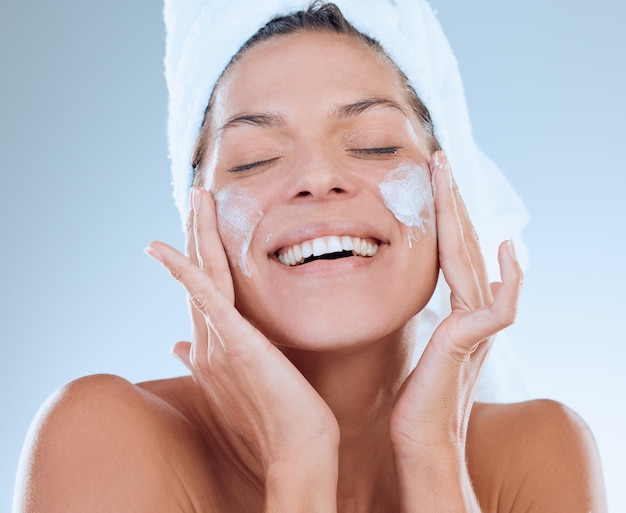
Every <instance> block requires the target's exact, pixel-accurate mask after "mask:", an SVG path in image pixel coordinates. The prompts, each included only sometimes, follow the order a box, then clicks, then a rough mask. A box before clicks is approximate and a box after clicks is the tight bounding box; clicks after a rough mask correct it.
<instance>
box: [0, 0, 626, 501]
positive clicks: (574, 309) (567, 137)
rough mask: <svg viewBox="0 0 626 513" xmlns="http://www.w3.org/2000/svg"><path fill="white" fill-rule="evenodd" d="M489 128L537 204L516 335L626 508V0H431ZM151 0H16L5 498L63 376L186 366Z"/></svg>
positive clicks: (5, 49) (151, 373)
mask: <svg viewBox="0 0 626 513" xmlns="http://www.w3.org/2000/svg"><path fill="white" fill-rule="evenodd" d="M432 4H433V6H434V7H435V8H436V9H438V16H439V19H440V20H441V23H442V25H443V27H444V30H445V32H446V33H447V35H448V37H449V39H450V41H451V44H452V47H453V49H454V51H455V53H456V55H457V58H458V61H459V66H460V68H461V72H462V75H463V78H464V82H465V87H466V94H467V99H468V104H469V108H470V113H471V118H472V122H473V127H474V132H475V136H476V138H477V140H478V141H479V143H480V144H481V145H482V147H483V149H484V150H485V151H486V153H487V154H488V155H490V156H491V157H492V158H493V159H494V160H495V161H496V162H497V163H498V164H499V165H500V166H501V167H502V169H504V170H505V172H506V173H507V175H508V177H509V179H510V180H511V182H512V183H513V184H514V186H515V187H516V189H517V190H518V192H519V193H520V194H521V196H522V197H523V198H524V200H525V202H526V205H527V207H528V209H529V211H530V214H531V222H530V224H529V226H528V228H527V230H526V232H525V238H526V241H527V243H528V246H529V247H530V252H531V261H532V264H531V268H530V269H529V271H528V273H527V277H526V286H525V290H524V294H523V299H522V303H521V310H520V315H519V322H518V324H517V325H516V326H515V327H514V328H512V329H511V330H510V331H511V338H512V339H513V341H514V342H513V346H514V350H515V351H516V353H517V355H518V357H519V360H520V362H521V365H522V368H523V371H524V373H525V375H526V379H527V382H528V386H529V389H530V393H531V396H532V397H550V398H554V399H558V400H560V401H563V402H565V403H567V404H569V405H571V406H572V407H573V408H574V409H575V410H577V411H578V412H579V413H581V414H582V415H583V417H584V418H585V419H586V420H587V422H588V423H589V424H590V425H591V427H592V429H593V431H594V433H595V435H596V437H597V440H598V443H599V446H600V450H601V453H602V458H603V461H604V468H605V474H606V481H607V486H608V492H609V499H610V505H611V509H612V510H613V511H618V510H620V509H624V508H625V507H626V490H624V487H623V486H622V481H623V470H622V468H623V467H624V461H626V442H625V441H624V431H625V429H626V411H625V409H626V399H625V396H626V378H625V375H626V372H625V371H624V363H623V362H624V361H625V360H626V335H625V334H624V327H623V323H624V311H625V310H626V300H625V299H624V286H625V285H626V272H625V270H624V262H625V261H626V251H625V249H624V242H623V238H624V233H625V230H624V220H625V219H626V215H625V214H626V207H625V206H624V205H625V203H626V201H625V198H624V189H625V186H626V178H625V176H624V164H623V152H624V148H625V147H626V146H625V144H624V141H625V140H626V130H625V128H624V122H625V120H626V107H625V101H624V98H623V94H624V91H626V72H625V67H624V55H625V50H626V44H625V37H624V28H623V20H624V19H626V7H625V4H623V3H622V2H618V1H617V0H594V1H593V2H592V1H590V0H588V1H583V0H568V1H567V2H566V1H562V0H561V1H559V0H555V1H553V2H545V1H540V0H527V1H525V2H515V3H512V2H496V1H488V0H475V1H473V2H465V1H463V0H455V1H452V0H447V1H444V0H437V1H433V2H432ZM163 46H164V30H163V23H162V18H161V4H160V2H158V1H157V2H155V1H153V0H151V1H148V0H134V1H133V2H123V1H121V0H109V1H108V2H85V1H84V0H65V1H63V0H31V1H25V2H19V3H18V2H9V1H8V0H3V2H2V3H1V4H0V62H1V63H2V80H0V109H1V110H0V169H1V173H2V181H1V186H0V237H1V238H0V243H1V253H0V258H1V262H2V266H1V281H0V283H1V285H0V315H1V321H0V341H1V344H2V346H1V347H2V355H1V357H0V380H1V382H0V409H1V410H0V411H2V422H1V423H0V426H1V427H0V429H2V434H1V437H0V510H5V511H8V510H9V509H10V502H11V495H12V487H13V482H14V474H15V470H16V466H17V461H18V456H19V451H20V447H21V444H22V441H23V439H24V437H25V435H26V431H27V428H28V425H29V423H30V421H31V419H32V418H33V416H34V415H35V413H36V411H37V409H38V407H39V406H40V405H41V403H42V402H43V401H44V400H45V399H46V397H47V396H48V395H49V394H50V393H51V392H52V391H53V390H54V389H56V388H57V387H58V386H60V385H61V384H63V383H65V382H67V381H68V380H71V379H73V378H76V377H79V376H81V375H85V374H90V373H96V372H109V373H115V374H120V375H122V376H124V377H126V378H128V379H130V380H133V381H138V380H146V379H153V378H158V377H164V376H170V375H175V374H177V373H182V372H183V370H184V369H183V368H182V367H181V366H180V364H178V362H176V361H175V360H174V359H173V358H172V357H171V356H169V354H168V350H169V347H170V346H171V345H172V343H173V342H175V341H176V340H179V339H185V338H187V337H188V333H189V327H188V322H187V314H186V307H185V300H184V295H183V293H182V290H180V289H179V287H178V286H177V285H176V284H175V283H174V282H173V280H171V279H170V278H169V276H167V274H166V273H165V272H164V271H163V270H162V269H160V268H159V266H158V265H156V264H155V263H154V262H151V261H150V260H149V259H148V257H146V256H145V255H144V254H143V253H142V249H143V247H144V246H145V245H146V244H147V243H148V242H149V241H150V240H152V239H162V240H166V241H168V242H171V243H173V244H175V245H177V246H179V247H181V246H182V242H183V236H182V233H181V231H180V229H179V220H178V214H177V212H176V210H175V208H174V206H173V202H172V201H171V191H170V179H169V167H168V166H169V164H168V160H167V148H166V132H165V130H166V112H167V105H166V101H167V98H166V90H165V82H164V78H163V66H162V59H163Z"/></svg>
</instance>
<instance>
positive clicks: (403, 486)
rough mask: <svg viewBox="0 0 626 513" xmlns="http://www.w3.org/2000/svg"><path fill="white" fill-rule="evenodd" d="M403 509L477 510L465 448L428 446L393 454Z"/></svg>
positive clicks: (407, 510) (476, 511) (478, 509)
mask: <svg viewBox="0 0 626 513" xmlns="http://www.w3.org/2000/svg"><path fill="white" fill-rule="evenodd" d="M396 472H397V475H398V482H399V486H400V496H401V501H402V506H403V509H402V511H403V512H412V511H418V509H417V508H418V507H419V511H454V512H464V513H465V512H467V513H480V511H481V510H480V506H479V504H478V500H477V498H476V495H475V493H474V489H473V487H472V483H471V479H470V476H469V471H468V469H467V464H466V461H465V451H464V448H459V447H456V446H454V447H439V448H436V447H429V448H428V450H425V449H423V450H422V451H420V454H419V455H417V454H413V455H411V456H409V455H407V454H404V455H401V456H397V457H396ZM417 505H419V506H417Z"/></svg>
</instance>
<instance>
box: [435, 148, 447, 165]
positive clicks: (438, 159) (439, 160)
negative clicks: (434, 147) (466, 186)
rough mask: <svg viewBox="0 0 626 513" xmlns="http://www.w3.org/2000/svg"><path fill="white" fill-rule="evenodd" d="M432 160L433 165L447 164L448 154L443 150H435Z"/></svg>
mask: <svg viewBox="0 0 626 513" xmlns="http://www.w3.org/2000/svg"><path fill="white" fill-rule="evenodd" d="M433 162H434V164H435V167H443V166H447V165H448V164H449V162H448V156H447V155H446V152H445V151H443V150H438V151H436V152H435V158H434V159H433Z"/></svg>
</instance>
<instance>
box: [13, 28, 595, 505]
mask: <svg viewBox="0 0 626 513" xmlns="http://www.w3.org/2000/svg"><path fill="white" fill-rule="evenodd" d="M225 78H226V79H225V80H224V82H223V83H222V84H221V85H220V88H219V90H218V92H217V97H216V99H217V101H216V109H215V112H214V114H213V118H212V122H213V123H214V130H213V134H212V139H211V141H210V144H211V146H210V147H211V148H212V151H211V155H210V157H211V158H210V161H209V164H208V165H207V168H206V169H205V170H204V172H205V173H207V176H208V177H209V180H208V183H209V184H210V189H211V191H212V192H215V191H217V190H221V189H222V188H224V187H228V186H230V185H233V184H236V185H237V186H239V187H244V188H245V189H246V190H247V191H248V192H249V193H250V194H251V196H253V197H254V198H255V200H257V201H258V202H259V204H260V205H261V206H262V210H263V212H264V215H263V218H262V219H261V220H260V222H259V225H258V226H257V228H256V230H255V231H254V233H253V236H252V239H251V242H250V249H249V253H248V257H249V258H248V262H249V265H250V268H251V270H252V273H251V277H248V276H245V275H244V274H243V273H242V272H241V269H240V268H239V266H238V265H229V257H230V259H231V260H232V255H235V254H236V252H237V251H238V247H236V244H232V245H231V244H230V243H229V242H228V241H229V239H228V234H227V233H220V231H219V227H220V222H219V220H218V219H217V217H216V213H215V212H216V211H215V205H214V202H213V199H212V195H211V194H210V193H209V192H208V191H206V190H203V189H194V190H192V196H191V204H192V210H191V212H190V220H189V233H188V243H187V256H185V255H183V254H181V253H179V252H178V251H176V250H175V249H173V248H171V247H170V246H168V245H167V244H164V243H161V242H154V243H152V244H151V245H150V246H149V248H148V253H149V254H150V255H151V256H152V257H154V258H155V259H156V260H158V261H159V262H161V263H162V264H163V265H164V266H165V267H166V268H167V269H168V270H169V272H170V273H171V274H172V276H173V277H174V278H175V279H177V280H178V281H180V283H181V284H182V285H183V286H184V287H185V288H186V290H187V291H188V293H189V297H190V303H191V312H192V318H193V325H194V339H193V341H192V342H191V343H190V342H179V343H178V344H176V345H175V346H174V348H173V352H174V354H175V355H176V356H177V357H178V358H179V359H180V360H181V361H182V362H183V363H184V364H185V366H186V367H187V368H188V369H189V370H190V372H191V375H192V376H186V377H181V378H175V379H171V380H163V381H153V382H147V383H141V384H139V385H133V384H130V383H128V382H126V381H124V380H123V379H121V378H118V377H114V376H91V377H87V378H83V379H81V380H78V381H76V382H73V383H71V384H69V385H67V386H66V387H64V388H63V389H62V390H61V391H59V393H58V394H57V395H55V396H54V397H53V398H51V399H50V401H49V402H48V403H47V405H46V406H45V407H44V409H43V410H42V412H41V414H40V415H39V417H38V419H37V421H36V423H35V424H34V426H33V429H32V431H31V434H30V435H29V440H28V442H27V447H26V450H25V453H24V458H23V460H22V464H21V468H20V472H19V478H18V484H17V494H16V507H15V511H17V512H34V511H42V510H44V509H45V511H48V512H56V511H64V512H73V511H76V512H78V511H80V512H84V511H90V512H99V511H103V512H104V511H116V512H118V511H119V512H125V511H129V512H130V511H144V510H145V511H151V512H161V511H163V512H166V511H167V512H172V511H203V512H216V513H217V512H231V511H250V512H253V511H266V512H282V511H285V512H290V513H294V512H296V513H297V512H299V511H302V512H305V511H306V512H309V513H311V512H324V513H333V512H342V513H344V512H394V511H402V512H407V513H410V512H418V511H419V512H432V511H441V512H443V511H451V512H452V511H454V512H472V513H476V512H480V511H482V512H516V513H518V512H519V513H522V512H527V511H546V512H551V513H559V512H563V513H565V512H567V513H572V512H581V513H582V512H588V511H593V512H602V511H606V501H605V498H604V492H603V486H602V477H601V471H600V463H599V460H598V455H597V450H596V447H595V444H594V441H593V437H592V436H591V434H590V433H589V431H588V429H587V428H586V426H585V425H584V423H583V422H582V421H581V420H580V419H579V418H578V417H577V416H576V415H575V414H574V413H572V412H571V411H569V410H568V409H567V408H565V407H564V406H562V405H560V404H558V403H555V402H550V401H531V402H526V403H519V404H509V405H498V404H479V403H474V402H473V399H472V397H473V392H474V389H475V387H476V383H477V379H478V377H479V375H480V371H481V368H482V364H483V362H484V360H485V358H486V356H487V354H488V351H489V348H490V346H491V344H492V343H494V336H495V334H496V333H497V332H498V331H499V330H501V329H502V328H504V327H506V326H508V325H509V324H511V323H512V322H513V320H514V318H515V313H516V305H517V298H518V294H519V290H520V286H521V281H522V274H521V270H520V268H519V265H518V263H517V260H516V258H515V253H514V248H513V246H512V244H511V243H508V242H507V243H503V245H502V246H501V248H500V251H499V255H498V257H499V262H500V268H501V276H502V281H501V282H500V283H492V284H489V282H488V280H487V276H486V272H485V268H484V264H483V259H482V255H481V252H480V248H479V245H478V241H477V240H476V238H475V236H474V231H473V229H472V227H471V222H470V220H469V218H468V216H467V211H466V209H465V207H464V205H463V201H462V199H461V197H460V195H459V193H458V190H457V188H456V185H455V182H454V179H453V176H452V172H451V169H450V166H449V165H448V164H447V161H446V158H445V154H443V153H441V152H437V153H436V154H434V155H433V154H431V153H430V152H429V150H428V144H427V140H426V137H425V136H424V134H423V132H422V130H421V128H420V127H419V125H418V124H417V121H416V120H415V119H414V118H413V117H412V116H411V114H410V108H409V106H408V102H407V99H406V97H405V96H404V94H405V93H404V92H403V87H402V82H401V79H400V77H398V76H397V74H396V72H395V71H394V70H393V68H392V66H391V65H390V64H389V63H388V62H387V61H385V59H383V58H382V57H380V56H378V55H377V54H375V53H373V52H372V51H371V50H370V49H369V48H368V47H366V46H364V45H363V44H362V43H358V42H355V41H353V40H350V39H346V38H345V37H341V36H337V35H331V34H323V33H301V34H296V35H290V36H286V37H281V38H276V39H273V40H270V41H267V42H263V43H261V44H259V45H258V46H256V47H254V48H253V49H251V50H250V51H248V52H247V53H246V54H245V55H244V56H243V57H242V59H241V60H240V61H239V62H238V63H237V64H236V65H235V66H234V67H233V68H232V69H231V70H230V72H229V73H228V74H227V75H226V77H225ZM368 98H369V99H371V98H378V99H381V98H384V99H386V101H387V100H388V101H387V102H386V103H384V104H380V102H379V103H378V104H377V105H375V106H371V107H369V108H367V109H365V110H363V111H362V112H360V113H358V114H354V113H353V114H351V115H347V116H338V115H337V112H338V111H337V107H338V106H341V105H352V104H355V102H360V101H363V100H364V99H368ZM389 102H392V103H393V104H394V105H395V106H391V105H392V103H389ZM251 113H262V114H264V115H266V116H267V115H272V116H273V118H272V119H274V121H276V120H280V123H272V124H271V125H270V126H267V123H264V124H262V126H260V125H259V123H256V124H255V123H251V122H250V120H249V119H248V121H246V122H243V121H239V122H232V121H231V123H230V124H229V126H228V127H227V128H225V129H223V130H221V131H220V130H219V127H222V126H224V125H225V124H228V120H229V119H230V120H232V119H234V118H236V117H238V116H239V117H240V116H242V115H243V114H246V115H249V114H251ZM257 119H258V118H257ZM266 119H267V118H266ZM392 146H393V147H397V148H398V150H397V151H396V152H393V153H383V154H382V155H381V154H380V153H374V154H372V153H367V152H363V151H361V150H362V149H363V148H372V147H374V148H380V147H392ZM357 150H358V151H357ZM257 162H263V164H261V165H255V166H252V167H249V168H246V169H244V170H241V169H240V171H237V172H231V171H229V170H232V169H233V168H237V167H239V168H241V166H244V165H246V166H247V165H248V164H253V163H257ZM403 162H409V163H414V164H421V165H425V166H427V167H428V169H429V170H430V173H431V180H432V186H433V191H434V201H435V215H436V227H437V228H436V234H435V233H433V234H432V236H424V237H421V238H420V239H419V240H418V241H416V242H415V243H414V244H413V245H412V247H411V248H409V247H408V244H407V242H406V241H407V238H406V227H405V226H404V225H402V224H401V223H399V222H398V221H397V220H396V219H395V218H394V217H393V215H392V214H391V212H390V211H389V210H387V209H386V208H385V207H384V204H383V202H382V198H381V197H380V194H379V192H378V184H379V183H380V181H381V180H382V179H383V177H384V175H385V174H386V172H388V171H389V170H390V169H393V168H395V167H397V166H398V165H399V164H400V163H403ZM329 234H341V235H343V234H349V235H358V236H368V237H373V238H376V239H377V240H380V241H382V243H383V244H381V247H380V250H379V252H378V253H377V254H376V255H375V256H374V257H371V258H365V257H352V258H346V259H340V260H330V261H323V260H322V261H316V262H312V263H309V264H305V265H303V266H298V267H286V266H284V265H283V264H281V263H279V262H278V261H277V259H276V258H275V253H276V251H277V250H279V249H280V248H281V247H284V246H286V245H290V244H293V243H296V242H301V241H302V240H305V239H308V238H311V237H312V236H318V235H329ZM439 267H441V269H442V270H443V274H444V277H445V279H446V281H447V282H448V284H449V285H450V288H451V290H452V295H451V305H452V313H451V315H450V316H449V317H448V318H446V319H444V320H443V322H442V323H441V325H440V326H439V328H438V329H437V330H436V331H435V333H434V334H433V337H432V339H431V341H430V343H429V345H428V346H427V348H426V350H425V352H424V354H423V357H422V358H421V360H420V362H419V364H418V365H417V367H416V368H415V370H413V371H412V372H411V369H410V366H409V362H410V355H411V350H412V342H411V340H412V336H411V335H412V333H413V329H414V323H413V321H412V319H413V317H414V315H415V314H416V313H417V312H418V311H420V310H421V309H422V308H423V307H424V305H425V304H426V302H427V301H428V299H429V297H430V295H431V294H432V290H433V287H434V284H435V280H436V276H437V273H438V269H439ZM112 491H114V493H112Z"/></svg>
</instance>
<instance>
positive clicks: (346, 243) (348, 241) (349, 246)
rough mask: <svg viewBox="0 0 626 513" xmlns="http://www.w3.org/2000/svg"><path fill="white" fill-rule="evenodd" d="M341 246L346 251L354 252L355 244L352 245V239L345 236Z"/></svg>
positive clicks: (342, 238)
mask: <svg viewBox="0 0 626 513" xmlns="http://www.w3.org/2000/svg"><path fill="white" fill-rule="evenodd" d="M341 246H342V247H343V249H344V250H346V251H352V250H353V249H354V244H353V243H352V237H348V236H345V235H344V236H343V237H341Z"/></svg>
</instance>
